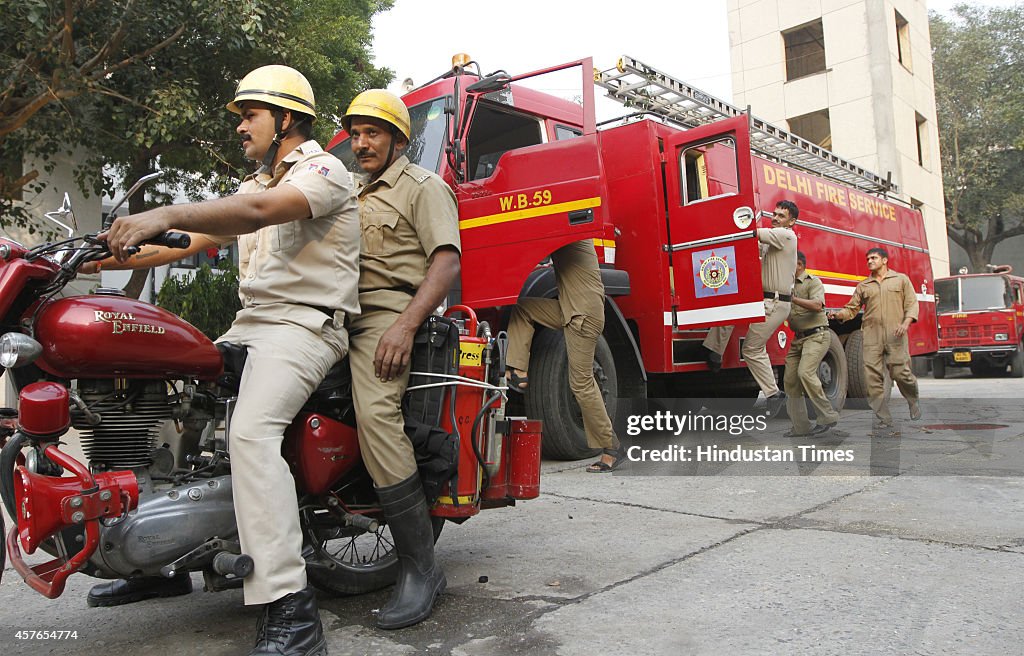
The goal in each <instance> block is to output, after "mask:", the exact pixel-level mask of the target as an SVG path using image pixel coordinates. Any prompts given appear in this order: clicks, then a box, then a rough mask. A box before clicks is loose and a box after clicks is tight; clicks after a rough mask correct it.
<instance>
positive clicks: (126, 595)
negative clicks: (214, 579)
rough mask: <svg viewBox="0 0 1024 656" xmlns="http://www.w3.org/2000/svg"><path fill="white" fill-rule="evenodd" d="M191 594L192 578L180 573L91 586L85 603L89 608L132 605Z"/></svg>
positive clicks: (119, 580) (186, 573)
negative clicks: (158, 598)
mask: <svg viewBox="0 0 1024 656" xmlns="http://www.w3.org/2000/svg"><path fill="white" fill-rule="evenodd" d="M190 592H192V577H190V576H189V574H188V572H180V573H178V574H175V575H174V578H170V579H166V578H164V577H162V576H140V577H137V578H134V579H117V580H116V581H109V582H107V583H100V584H99V585H94V586H92V589H91V590H89V596H88V597H86V599H85V603H87V604H89V605H90V606H93V607H96V606H120V605H122V604H134V603H135V602H136V601H142V600H143V599H153V598H154V597H177V596H178V595H186V594H188V593H190Z"/></svg>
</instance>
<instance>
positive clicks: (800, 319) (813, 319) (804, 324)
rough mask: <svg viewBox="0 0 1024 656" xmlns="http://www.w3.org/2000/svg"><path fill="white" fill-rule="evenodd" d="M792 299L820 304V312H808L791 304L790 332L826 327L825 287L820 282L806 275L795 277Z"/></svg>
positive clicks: (805, 273)
mask: <svg viewBox="0 0 1024 656" xmlns="http://www.w3.org/2000/svg"><path fill="white" fill-rule="evenodd" d="M793 297H794V298H802V299H804V300H807V301H819V302H821V308H822V309H820V310H817V311H815V310H808V309H807V308H802V307H800V306H799V305H797V304H796V303H793V305H792V307H791V308H790V309H789V327H790V329H791V330H793V331H794V332H795V331H800V330H810V329H811V328H817V327H818V326H827V325H828V317H827V316H826V315H825V286H824V285H822V284H821V281H820V280H818V279H817V278H815V277H814V276H812V275H811V274H809V273H807V272H806V271H805V272H804V274H803V275H802V276H797V279H796V282H794V283H793Z"/></svg>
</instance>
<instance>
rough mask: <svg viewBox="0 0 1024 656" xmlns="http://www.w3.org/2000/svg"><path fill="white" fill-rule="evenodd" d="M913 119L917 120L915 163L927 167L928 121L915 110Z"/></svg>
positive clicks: (928, 154)
mask: <svg viewBox="0 0 1024 656" xmlns="http://www.w3.org/2000/svg"><path fill="white" fill-rule="evenodd" d="M914 119H915V121H916V122H917V163H918V164H920V165H921V166H923V167H925V168H927V167H928V161H929V159H930V155H931V152H930V148H929V142H928V121H926V120H925V118H924V117H923V116H921V115H920V114H918V113H917V112H914Z"/></svg>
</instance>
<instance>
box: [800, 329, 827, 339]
mask: <svg viewBox="0 0 1024 656" xmlns="http://www.w3.org/2000/svg"><path fill="white" fill-rule="evenodd" d="M826 330H828V326H818V327H817V328H808V329H807V330H794V331H793V336H794V337H796V338H797V339H803V338H804V337H810V336H811V335H816V334H818V333H823V332H825V331H826Z"/></svg>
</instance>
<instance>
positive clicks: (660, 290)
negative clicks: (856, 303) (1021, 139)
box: [328, 57, 936, 459]
mask: <svg viewBox="0 0 1024 656" xmlns="http://www.w3.org/2000/svg"><path fill="white" fill-rule="evenodd" d="M466 59H468V58H466ZM477 68H478V69H479V67H477ZM566 71H573V72H574V73H575V74H576V75H578V77H577V81H578V84H579V88H580V93H579V95H578V96H576V99H575V100H576V101H575V102H574V101H571V100H567V99H563V98H561V97H557V96H555V95H553V94H551V93H548V92H545V91H542V90H539V89H536V88H531V86H529V85H528V82H529V81H530V80H532V79H533V78H537V77H539V76H543V75H546V74H550V73H559V74H564V73H565V72H566ZM595 86H600V87H602V88H604V89H605V90H606V92H607V95H608V96H609V97H611V98H613V99H615V100H618V101H619V102H621V103H622V104H624V105H626V106H627V107H628V108H630V113H629V115H628V116H626V117H623V118H621V119H615V120H614V121H612V122H609V123H608V124H607V125H603V126H598V125H597V123H596V119H595V109H594V98H595V96H594V92H595ZM403 100H404V101H405V102H406V104H407V105H408V106H409V109H410V114H411V117H412V132H413V135H412V142H411V143H410V144H409V146H408V148H407V149H406V151H405V154H406V155H408V156H409V158H410V159H411V160H412V161H413V162H416V163H418V164H420V165H421V166H424V167H425V168H428V169H430V170H433V171H436V172H437V173H438V174H439V175H440V176H441V177H442V178H443V179H444V180H445V181H446V182H447V183H448V184H449V185H450V186H451V187H452V189H453V190H454V192H455V195H456V198H457V199H458V205H459V225H460V230H461V239H462V281H461V288H459V289H457V290H455V291H454V292H453V294H452V296H451V298H450V299H449V301H450V302H452V303H461V304H464V305H468V306H470V307H472V308H473V309H474V310H475V311H476V312H477V314H478V316H479V317H480V318H481V319H483V320H485V321H487V322H488V324H489V325H490V326H491V327H492V329H495V330H501V329H504V327H505V326H506V325H507V320H508V315H509V311H510V309H511V306H512V305H513V304H515V303H516V300H517V299H518V298H519V297H520V296H523V297H526V296H539V297H554V296H556V295H557V288H556V285H555V280H554V275H553V271H552V270H551V268H550V266H548V262H549V260H548V258H549V256H550V254H551V253H553V252H554V251H555V250H557V249H558V248H560V247H561V246H564V245H566V244H568V243H571V242H574V241H578V240H592V241H593V243H594V244H595V247H596V250H597V254H598V258H599V260H600V262H601V274H602V278H603V281H604V286H605V294H606V305H605V329H604V333H603V336H602V337H601V339H600V340H599V342H598V344H597V349H596V353H595V361H594V376H595V378H596V379H597V381H598V384H599V386H600V387H601V389H602V392H603V394H604V397H605V401H606V406H607V408H608V411H609V414H610V415H611V416H612V417H613V418H614V416H615V414H616V405H617V400H618V399H619V398H625V397H649V398H669V397H672V398H675V397H691V398H704V399H707V398H709V397H741V398H747V399H749V400H750V401H751V402H753V400H754V399H756V398H757V394H758V388H757V386H756V384H755V383H754V381H753V378H752V377H751V376H750V374H749V373H748V372H747V371H746V370H745V369H746V366H745V363H744V362H743V360H742V357H741V355H740V349H739V347H740V344H741V343H742V340H743V338H744V335H745V333H746V330H745V326H746V325H747V324H749V323H751V322H756V321H762V320H763V319H764V290H763V288H762V285H761V264H760V256H759V245H758V240H757V237H756V235H755V233H754V231H753V229H754V228H755V227H757V226H761V227H767V226H769V225H770V219H771V214H772V210H773V209H774V207H775V203H776V202H777V201H778V200H781V199H784V198H788V199H790V200H794V201H796V202H797V204H798V205H799V206H800V208H801V212H800V217H799V222H798V224H797V227H796V231H797V235H798V239H799V242H800V245H799V247H800V249H801V250H803V251H804V252H805V253H806V254H807V257H808V267H809V269H811V271H812V273H815V274H816V275H818V276H819V277H820V278H822V280H823V282H824V284H825V289H826V293H827V297H826V301H827V306H828V308H838V307H841V306H842V305H843V304H845V302H846V301H847V300H848V299H849V296H850V295H851V294H852V293H853V289H854V287H855V286H856V283H857V282H858V281H859V280H861V279H863V277H864V274H865V273H866V267H865V264H864V253H865V251H866V250H867V249H868V248H870V247H874V246H884V247H886V248H887V249H888V250H889V252H890V258H889V264H890V267H891V268H893V269H896V270H898V271H900V272H903V273H906V274H908V275H909V276H910V278H911V280H912V282H913V283H914V285H915V288H918V289H919V290H920V294H919V297H918V298H919V301H922V302H923V303H924V304H925V305H926V307H923V308H922V311H921V317H922V318H921V320H920V321H919V322H918V324H916V325H915V326H914V327H913V328H912V330H911V351H912V353H913V354H915V355H918V354H922V353H933V352H934V351H935V348H936V346H935V329H934V312H933V311H932V307H931V305H930V304H931V303H932V302H933V300H934V299H933V297H932V296H931V289H932V281H931V269H930V264H929V261H928V250H927V243H926V241H925V236H924V228H923V224H922V220H921V215H920V212H919V211H917V210H915V209H913V208H911V207H910V206H909V205H906V204H900V203H896V202H892V201H891V200H890V199H888V198H887V197H886V196H887V195H891V194H893V193H894V192H895V186H894V185H892V184H891V182H890V181H888V180H884V179H882V178H879V177H878V176H875V175H874V174H871V173H870V172H867V171H865V170H864V169H862V168H860V167H859V166H857V165H855V164H852V163H850V162H847V161H845V160H842V159H841V158H839V157H837V156H835V155H834V154H832V153H829V152H828V151H827V150H824V149H822V148H820V147H818V146H815V145H813V144H809V143H808V142H806V141H804V140H802V139H800V137H798V136H796V135H793V134H789V133H786V132H785V131H783V130H780V129H778V128H776V127H774V126H771V125H768V124H765V123H763V122H762V121H759V120H758V119H756V118H754V117H752V116H750V115H749V114H748V113H746V112H745V111H741V110H739V109H737V108H735V107H732V106H730V105H727V104H726V103H724V102H722V101H720V100H717V99H715V98H713V97H711V96H709V95H707V94H705V93H703V92H701V91H699V90H696V89H693V88H692V87H689V86H687V85H686V84H685V83H683V82H681V81H679V80H675V79H673V78H670V77H669V76H666V75H664V74H662V73H660V72H658V71H656V70H655V69H653V68H651V67H649V66H646V65H643V64H641V63H639V62H636V61H635V60H632V59H630V58H628V57H624V58H623V59H622V60H620V63H619V65H618V66H617V67H616V68H613V69H609V70H608V71H596V70H595V69H593V65H592V62H591V60H590V59H582V60H578V61H574V62H569V63H567V64H564V65H561V66H555V67H551V68H547V69H542V70H539V71H533V72H531V73H526V74H524V75H518V76H510V75H509V74H507V73H505V72H504V71H498V72H496V73H492V74H490V75H482V74H479V72H477V73H474V72H473V71H472V65H471V63H469V62H467V61H465V60H461V61H459V62H455V63H454V65H453V68H452V69H451V70H450V71H448V72H447V73H445V74H443V75H441V76H440V77H438V78H436V79H435V80H432V81H430V82H428V83H426V84H424V85H423V86H421V87H419V88H417V89H414V90H412V91H410V92H409V93H408V94H406V95H405V96H404V97H403ZM328 150H330V151H331V152H332V153H334V154H335V155H337V156H338V157H339V158H340V159H342V160H343V161H344V162H346V165H348V166H349V167H350V169H351V170H352V171H353V172H355V173H357V174H358V173H361V172H360V171H359V168H358V166H357V165H356V163H355V160H354V158H353V156H352V153H351V151H350V146H349V143H348V140H347V135H346V134H345V133H344V132H341V133H339V134H338V135H337V136H336V137H335V138H334V139H333V140H332V141H331V142H330V144H329V145H328ZM385 239H386V236H385ZM929 317H932V318H931V319H929ZM724 324H732V325H737V326H739V329H737V330H736V331H734V333H733V337H732V342H731V343H730V345H729V347H728V349H727V350H726V353H725V355H724V360H723V369H722V371H721V372H720V373H718V374H714V375H712V374H711V373H710V371H709V370H708V367H707V365H706V363H705V362H704V360H703V357H702V356H701V352H700V343H701V341H702V340H703V338H704V336H705V335H706V334H707V331H708V329H709V327H711V326H715V325H724ZM834 328H835V330H834V332H833V333H832V338H833V344H832V348H831V349H830V351H829V354H828V356H826V358H825V361H824V362H823V363H822V367H821V368H820V375H821V377H822V379H823V382H824V383H825V389H826V391H827V393H828V394H829V397H830V399H831V400H832V402H833V404H834V405H836V407H840V408H841V407H842V406H843V404H844V402H845V399H846V397H847V395H848V394H850V395H860V396H863V395H864V383H863V372H862V367H861V366H860V341H859V336H860V332H859V330H858V328H859V320H852V321H849V322H847V323H846V324H843V325H842V326H839V325H837V326H835V327H834ZM791 338H792V333H791V332H790V331H789V329H788V327H787V326H785V325H784V326H783V327H782V328H780V330H779V332H778V334H777V335H776V338H775V339H773V340H771V341H770V343H769V356H770V358H771V360H772V363H773V365H775V366H776V367H778V370H777V371H778V372H781V365H782V364H783V363H784V360H785V354H786V350H787V347H788V344H789V341H790V340H791ZM529 375H530V386H529V388H528V389H527V391H526V394H525V401H524V402H525V406H524V408H523V411H525V412H526V413H527V414H528V415H529V416H530V417H531V418H536V419H542V420H543V421H544V440H543V442H544V452H545V454H546V455H547V456H548V457H554V458H564V459H576V458H583V457H586V456H588V455H590V454H592V453H594V451H593V450H591V449H589V448H588V447H587V444H586V439H585V435H584V432H583V426H582V420H581V417H580V413H579V408H578V406H577V405H576V402H575V399H574V398H573V397H572V394H571V392H570V390H569V387H568V382H567V381H568V372H567V362H566V355H565V344H564V340H563V339H562V335H561V333H560V331H549V330H540V331H538V332H537V334H536V335H535V338H534V341H533V348H532V351H531V362H530V370H529Z"/></svg>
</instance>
